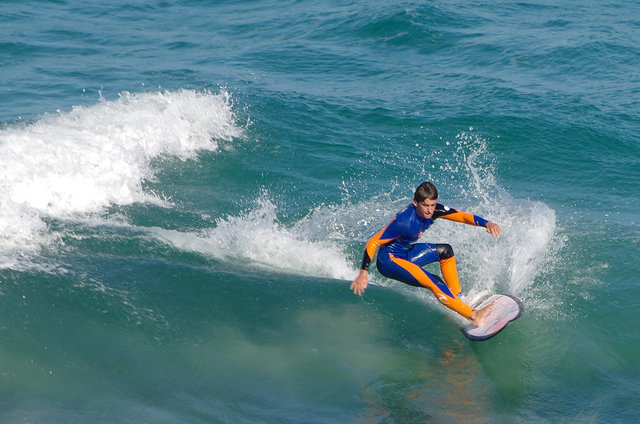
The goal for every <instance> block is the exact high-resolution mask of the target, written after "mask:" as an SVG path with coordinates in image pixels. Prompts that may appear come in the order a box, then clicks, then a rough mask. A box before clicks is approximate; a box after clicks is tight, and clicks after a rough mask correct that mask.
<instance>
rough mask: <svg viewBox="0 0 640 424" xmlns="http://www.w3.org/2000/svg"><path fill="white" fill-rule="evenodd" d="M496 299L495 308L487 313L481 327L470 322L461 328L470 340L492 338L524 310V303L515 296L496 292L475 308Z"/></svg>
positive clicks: (482, 306)
mask: <svg viewBox="0 0 640 424" xmlns="http://www.w3.org/2000/svg"><path fill="white" fill-rule="evenodd" d="M494 300H496V303H495V305H494V306H493V309H491V311H490V312H489V314H488V315H487V318H486V320H485V322H484V324H483V325H482V326H481V327H476V326H475V325H473V324H471V323H468V324H465V325H464V326H463V327H462V328H461V329H460V330H461V331H462V334H464V335H465V336H466V337H467V338H468V339H469V340H474V341H482V340H487V339H490V338H491V337H493V336H495V335H496V334H498V333H499V332H500V331H502V329H504V328H505V327H506V326H507V324H509V323H510V322H511V321H513V320H515V319H517V318H518V317H519V316H520V315H522V311H524V305H523V304H522V302H521V301H520V299H518V298H517V297H515V296H511V295H508V294H494V295H491V296H489V297H488V298H487V299H485V300H484V301H482V302H481V303H480V304H479V305H477V306H474V308H475V309H482V308H484V307H485V306H487V305H488V304H490V303H491V302H493V301H494Z"/></svg>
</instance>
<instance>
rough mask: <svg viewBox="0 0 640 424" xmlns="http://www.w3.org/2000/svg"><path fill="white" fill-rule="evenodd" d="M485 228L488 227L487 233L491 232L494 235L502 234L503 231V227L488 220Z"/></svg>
mask: <svg viewBox="0 0 640 424" xmlns="http://www.w3.org/2000/svg"><path fill="white" fill-rule="evenodd" d="M485 228H486V229H487V233H489V234H491V235H492V236H493V237H498V236H500V233H502V228H500V226H499V225H498V224H494V223H493V222H487V224H486V225H485Z"/></svg>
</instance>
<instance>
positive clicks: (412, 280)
mask: <svg viewBox="0 0 640 424" xmlns="http://www.w3.org/2000/svg"><path fill="white" fill-rule="evenodd" d="M437 200H438V190H437V189H436V187H435V186H434V185H433V184H432V183H430V182H424V183H422V184H420V185H419V186H418V188H417V189H416V191H415V193H414V196H413V202H412V204H411V205H409V206H408V207H407V208H405V209H403V210H401V211H400V212H398V213H397V214H396V216H395V217H394V218H393V219H391V221H389V223H387V225H385V226H384V227H383V228H382V229H381V230H380V231H378V232H377V233H376V234H375V235H374V236H373V237H371V239H369V241H368V242H367V244H366V246H365V249H364V256H363V258H362V265H361V266H360V273H359V274H358V276H357V277H356V279H355V280H354V281H353V283H351V290H353V292H354V293H355V294H357V295H362V294H363V293H364V291H365V289H366V288H367V285H368V284H369V274H368V269H369V265H370V263H371V261H372V260H373V257H374V255H375V253H376V251H378V260H377V261H376V266H377V268H378V271H380V273H381V274H382V275H384V276H385V277H388V278H392V279H394V280H398V281H401V282H403V283H406V284H409V285H412V286H416V287H426V288H428V289H429V290H431V291H432V292H433V294H434V295H435V296H436V298H437V299H438V300H439V301H440V302H441V303H442V304H444V305H445V306H447V307H448V308H450V309H452V310H454V311H455V312H457V313H459V314H460V315H462V316H463V317H465V318H466V319H468V320H469V321H471V322H472V323H473V324H474V325H476V326H477V327H480V326H482V324H483V323H484V319H485V317H486V316H487V314H488V313H489V311H490V310H491V308H492V307H493V305H494V303H495V302H494V303H491V304H489V305H488V306H486V307H485V308H482V309H478V310H476V309H473V308H472V307H471V306H469V305H467V304H466V303H465V302H463V301H462V300H461V299H460V297H459V295H460V293H461V289H460V282H459V280H458V269H457V267H456V260H455V256H454V254H453V249H452V248H451V246H450V245H449V244H432V243H416V242H417V241H418V239H419V238H420V236H421V235H422V233H423V231H424V230H426V229H427V228H429V226H431V224H433V222H434V220H436V219H438V218H444V219H448V220H451V221H456V222H462V223H465V224H469V225H475V226H479V227H485V228H486V229H487V232H488V233H489V234H491V235H492V236H493V237H498V236H499V235H500V233H501V232H502V229H501V228H500V226H499V225H497V224H494V223H493V222H490V221H487V220H486V219H484V218H481V217H479V216H476V215H472V214H470V213H466V212H461V211H459V210H456V209H452V208H449V207H446V206H443V205H441V204H440V203H438V202H437ZM436 261H439V262H440V271H441V272H442V277H443V278H444V281H442V278H440V277H439V276H437V275H434V274H431V273H430V272H428V271H426V270H424V269H423V268H422V267H423V266H425V265H426V264H428V263H432V262H436Z"/></svg>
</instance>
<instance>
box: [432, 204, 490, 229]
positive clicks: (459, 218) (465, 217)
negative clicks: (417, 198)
mask: <svg viewBox="0 0 640 424" xmlns="http://www.w3.org/2000/svg"><path fill="white" fill-rule="evenodd" d="M433 218H434V219H435V218H444V219H448V220H450V221H455V222H462V223H463V224H468V225H475V226H478V227H485V226H486V225H487V222H489V221H487V220H486V219H484V218H482V217H479V216H477V215H473V214H470V213H467V212H461V211H459V210H457V209H452V208H448V207H446V206H442V205H440V204H438V205H437V206H436V211H435V212H434V214H433Z"/></svg>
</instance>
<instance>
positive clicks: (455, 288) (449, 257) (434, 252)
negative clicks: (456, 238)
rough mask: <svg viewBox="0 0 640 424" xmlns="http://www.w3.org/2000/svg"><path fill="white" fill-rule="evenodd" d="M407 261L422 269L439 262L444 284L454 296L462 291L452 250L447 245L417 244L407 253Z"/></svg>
mask: <svg viewBox="0 0 640 424" xmlns="http://www.w3.org/2000/svg"><path fill="white" fill-rule="evenodd" d="M407 260H408V261H410V262H413V263H414V264H416V265H418V266H420V267H423V266H425V265H426V264H429V263H432V262H436V261H439V262H440V272H441V273H442V277H443V278H444V282H445V284H446V285H447V286H448V287H449V289H451V292H453V294H455V295H456V296H457V295H459V294H460V292H461V291H462V290H461V289H460V279H459V278H458V268H457V267H456V258H455V256H454V254H453V248H452V247H451V245H449V244H431V243H417V244H414V245H413V247H412V248H411V250H410V251H409V254H408V257H407Z"/></svg>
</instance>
